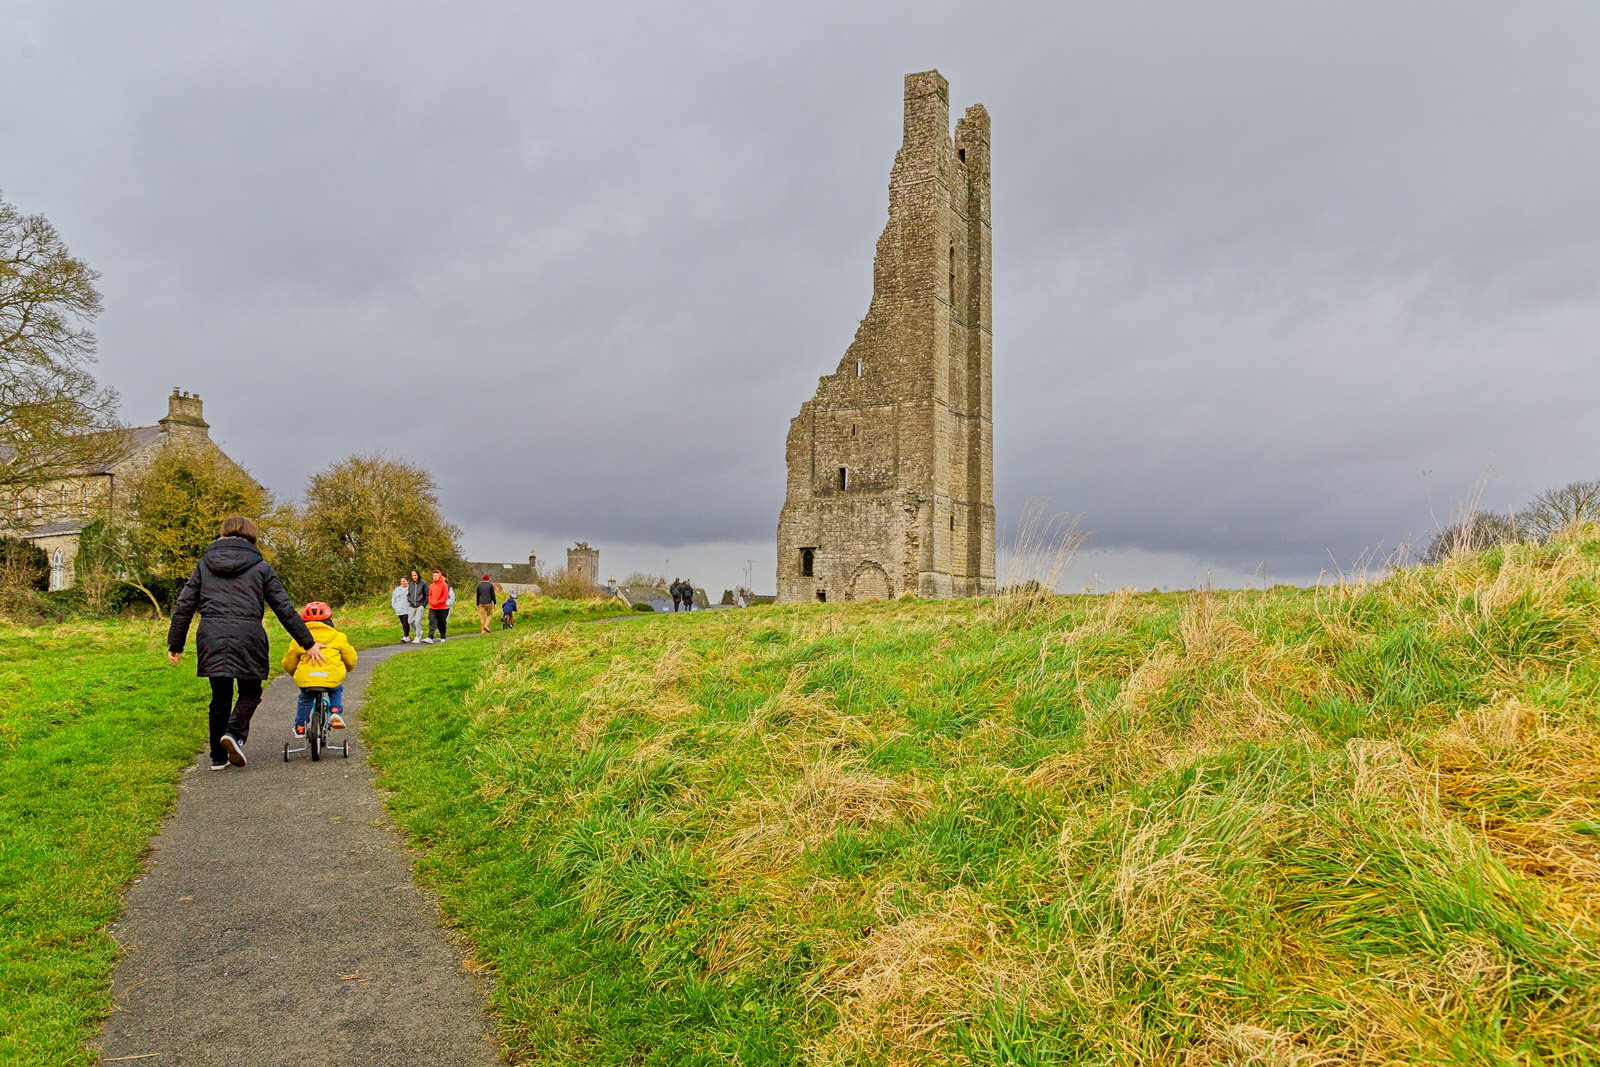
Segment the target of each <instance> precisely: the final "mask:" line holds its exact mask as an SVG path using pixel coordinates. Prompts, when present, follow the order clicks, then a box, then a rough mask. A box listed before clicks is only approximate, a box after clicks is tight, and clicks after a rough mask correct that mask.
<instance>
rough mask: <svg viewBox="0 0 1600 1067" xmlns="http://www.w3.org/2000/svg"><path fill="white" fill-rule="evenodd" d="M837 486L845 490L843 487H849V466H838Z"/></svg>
mask: <svg viewBox="0 0 1600 1067" xmlns="http://www.w3.org/2000/svg"><path fill="white" fill-rule="evenodd" d="M839 488H840V490H845V489H848V488H850V468H849V467H840V468H839Z"/></svg>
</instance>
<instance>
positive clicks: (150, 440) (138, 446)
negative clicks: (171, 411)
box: [83, 426, 164, 474]
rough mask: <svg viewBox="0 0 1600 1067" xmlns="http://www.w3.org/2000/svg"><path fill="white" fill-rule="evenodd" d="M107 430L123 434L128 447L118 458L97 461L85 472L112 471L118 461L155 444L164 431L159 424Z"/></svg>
mask: <svg viewBox="0 0 1600 1067" xmlns="http://www.w3.org/2000/svg"><path fill="white" fill-rule="evenodd" d="M107 432H109V433H120V434H122V435H123V437H124V439H125V441H126V447H124V448H123V450H122V452H121V453H119V454H118V455H117V456H116V458H114V459H108V460H106V461H105V462H103V463H97V464H95V465H94V466H93V467H90V468H89V469H88V470H86V471H84V472H83V473H85V474H105V473H106V472H108V471H110V470H111V468H112V467H115V466H116V465H117V464H118V463H121V462H122V461H123V460H125V459H127V458H128V457H129V456H131V455H133V454H135V453H137V452H143V451H144V450H145V449H147V448H149V447H150V446H151V445H153V444H155V443H156V441H158V440H160V438H161V435H162V433H163V432H164V431H163V430H162V429H161V427H159V426H130V427H128V428H127V429H126V430H110V431H107Z"/></svg>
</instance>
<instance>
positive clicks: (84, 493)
mask: <svg viewBox="0 0 1600 1067" xmlns="http://www.w3.org/2000/svg"><path fill="white" fill-rule="evenodd" d="M78 514H79V515H87V514H89V487H88V486H87V485H80V486H78Z"/></svg>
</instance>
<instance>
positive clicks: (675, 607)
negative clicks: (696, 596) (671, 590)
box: [672, 597, 683, 611]
mask: <svg viewBox="0 0 1600 1067" xmlns="http://www.w3.org/2000/svg"><path fill="white" fill-rule="evenodd" d="M682 604H683V601H681V600H679V599H678V598H677V597H673V598H672V610H673V611H677V610H678V608H679V607H680V606H682Z"/></svg>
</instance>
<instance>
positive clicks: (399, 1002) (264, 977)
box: [100, 645, 499, 1067]
mask: <svg viewBox="0 0 1600 1067" xmlns="http://www.w3.org/2000/svg"><path fill="white" fill-rule="evenodd" d="M409 651H411V649H410V646H404V645H394V646H389V647H385V648H374V649H368V650H365V651H363V652H361V654H360V659H359V661H358V663H357V665H356V668H355V670H353V671H352V672H351V673H350V677H349V678H348V680H347V681H346V682H345V708H344V717H345V721H346V722H347V723H348V724H349V725H348V727H347V728H346V729H345V730H343V731H332V732H331V737H332V739H333V740H336V741H342V740H344V739H346V738H348V739H349V740H350V742H351V744H350V758H349V759H344V758H343V757H341V756H340V755H339V754H338V752H337V749H336V750H335V752H334V754H333V755H331V756H327V755H325V756H324V757H323V760H322V762H319V763H313V762H312V761H311V756H310V753H309V752H302V753H297V754H295V755H292V756H290V757H289V762H288V763H285V762H284V760H283V742H284V741H285V740H287V739H288V738H289V735H290V732H291V728H292V725H293V722H294V704H295V697H296V695H297V691H296V689H295V686H294V682H293V681H292V680H291V679H289V678H283V677H280V678H279V679H277V681H275V682H274V683H273V684H272V685H271V686H270V687H269V688H268V690H267V693H266V699H265V700H263V701H262V704H261V708H260V710H259V711H257V712H256V716H255V719H254V721H252V723H251V725H250V740H249V743H248V744H247V745H246V746H245V753H246V755H247V756H248V757H249V761H250V762H249V766H247V767H245V768H243V769H240V768H233V767H230V768H229V769H228V770H225V771H217V772H212V771H211V770H210V769H209V762H210V761H209V759H208V758H207V757H206V755H205V753H204V752H202V753H201V754H200V755H199V756H198V757H197V758H196V760H195V762H194V763H193V764H192V765H191V766H190V767H189V768H188V769H187V770H186V771H185V772H184V775H183V777H182V779H181V780H180V782H179V786H178V803H177V805H176V808H175V810H174V811H173V814H172V815H171V816H170V817H169V818H168V819H167V821H166V823H165V824H164V825H163V826H162V828H161V833H160V834H159V835H158V836H157V837H156V838H155V840H154V841H153V842H152V848H151V855H150V857H149V859H148V860H147V861H146V865H145V874H144V877H143V878H141V879H140V880H139V881H138V882H137V883H136V884H135V885H134V887H133V889H132V890H131V891H130V892H129V894H128V901H127V905H126V907H125V909H124V911H123V915H122V918H121V919H120V920H119V921H118V922H116V923H115V924H113V925H112V927H111V933H112V935H113V936H115V937H116V939H117V942H118V943H119V944H120V945H121V946H122V948H123V955H122V957H121V959H120V960H119V961H118V962H117V967H116V971H115V975H114V979H113V990H112V996H113V1000H114V1004H115V1007H114V1009H113V1011H112V1013H111V1017H110V1019H109V1020H107V1022H106V1026H105V1030H104V1038H103V1042H102V1046H101V1061H100V1062H101V1063H103V1064H104V1063H110V1062H128V1063H136V1064H140V1065H143V1064H151V1065H156V1064H185V1065H188V1064H230V1065H238V1064H250V1065H279V1064H281V1065H285V1067H289V1065H292V1067H314V1065H317V1064H341V1065H346V1067H368V1065H372V1067H380V1065H381V1067H391V1065H394V1067H399V1065H413V1064H414V1065H418V1067H421V1065H430V1067H431V1065H436V1064H437V1065H456V1064H460V1065H485V1067H486V1065H490V1064H495V1063H498V1062H499V1056H498V1054H497V1052H496V1048H497V1046H496V1045H495V1044H493V1043H492V1037H491V1035H492V1033H493V1027H492V1025H491V1022H490V1020H489V1016H488V1013H487V1010H486V1007H485V998H484V993H483V990H482V989H481V988H480V987H479V985H478V984H477V982H476V981H475V980H474V979H473V978H472V977H471V976H469V975H468V974H467V973H466V972H465V971H463V969H462V967H461V956H460V953H459V951H458V949H457V948H456V947H455V945H454V944H453V943H452V941H451V940H450V938H449V937H448V936H447V935H446V934H445V933H444V931H442V930H441V929H440V928H439V924H438V911H437V908H436V906H435V904H434V901H433V899H432V898H431V897H429V896H427V895H425V894H424V893H422V892H421V891H420V890H419V889H418V888H417V887H416V885H415V883H414V882H413V880H412V873H411V861H410V859H409V858H408V857H407V855H406V852H405V850H404V846H403V845H402V843H401V842H400V840H399V838H398V837H397V836H396V834H395V832H394V831H393V830H392V829H391V828H390V825H389V820H388V816H387V812H385V810H384V807H383V803H382V801H381V800H380V799H379V797H378V793H377V790H376V789H374V788H373V779H374V778H375V772H374V771H373V770H372V769H371V768H370V767H369V766H368V764H367V760H366V748H365V746H364V745H361V744H359V743H358V742H359V738H360V728H361V705H362V703H363V701H362V697H363V695H364V693H365V690H366V683H367V680H368V679H369V678H370V677H371V676H372V670H373V668H374V667H376V666H377V665H378V664H379V663H381V662H383V661H384V660H385V659H387V658H388V657H390V656H392V655H394V654H395V653H397V652H409ZM417 651H418V652H422V651H423V650H421V649H418V650H417ZM188 662H193V661H192V660H191V661H188ZM195 684H196V685H197V686H203V685H204V683H203V682H199V681H197V682H196V683H195ZM183 714H199V715H202V716H203V715H204V714H205V712H204V710H203V709H198V710H186V711H185V712H183ZM341 734H342V735H343V736H342V737H341V736H340V735H341Z"/></svg>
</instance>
